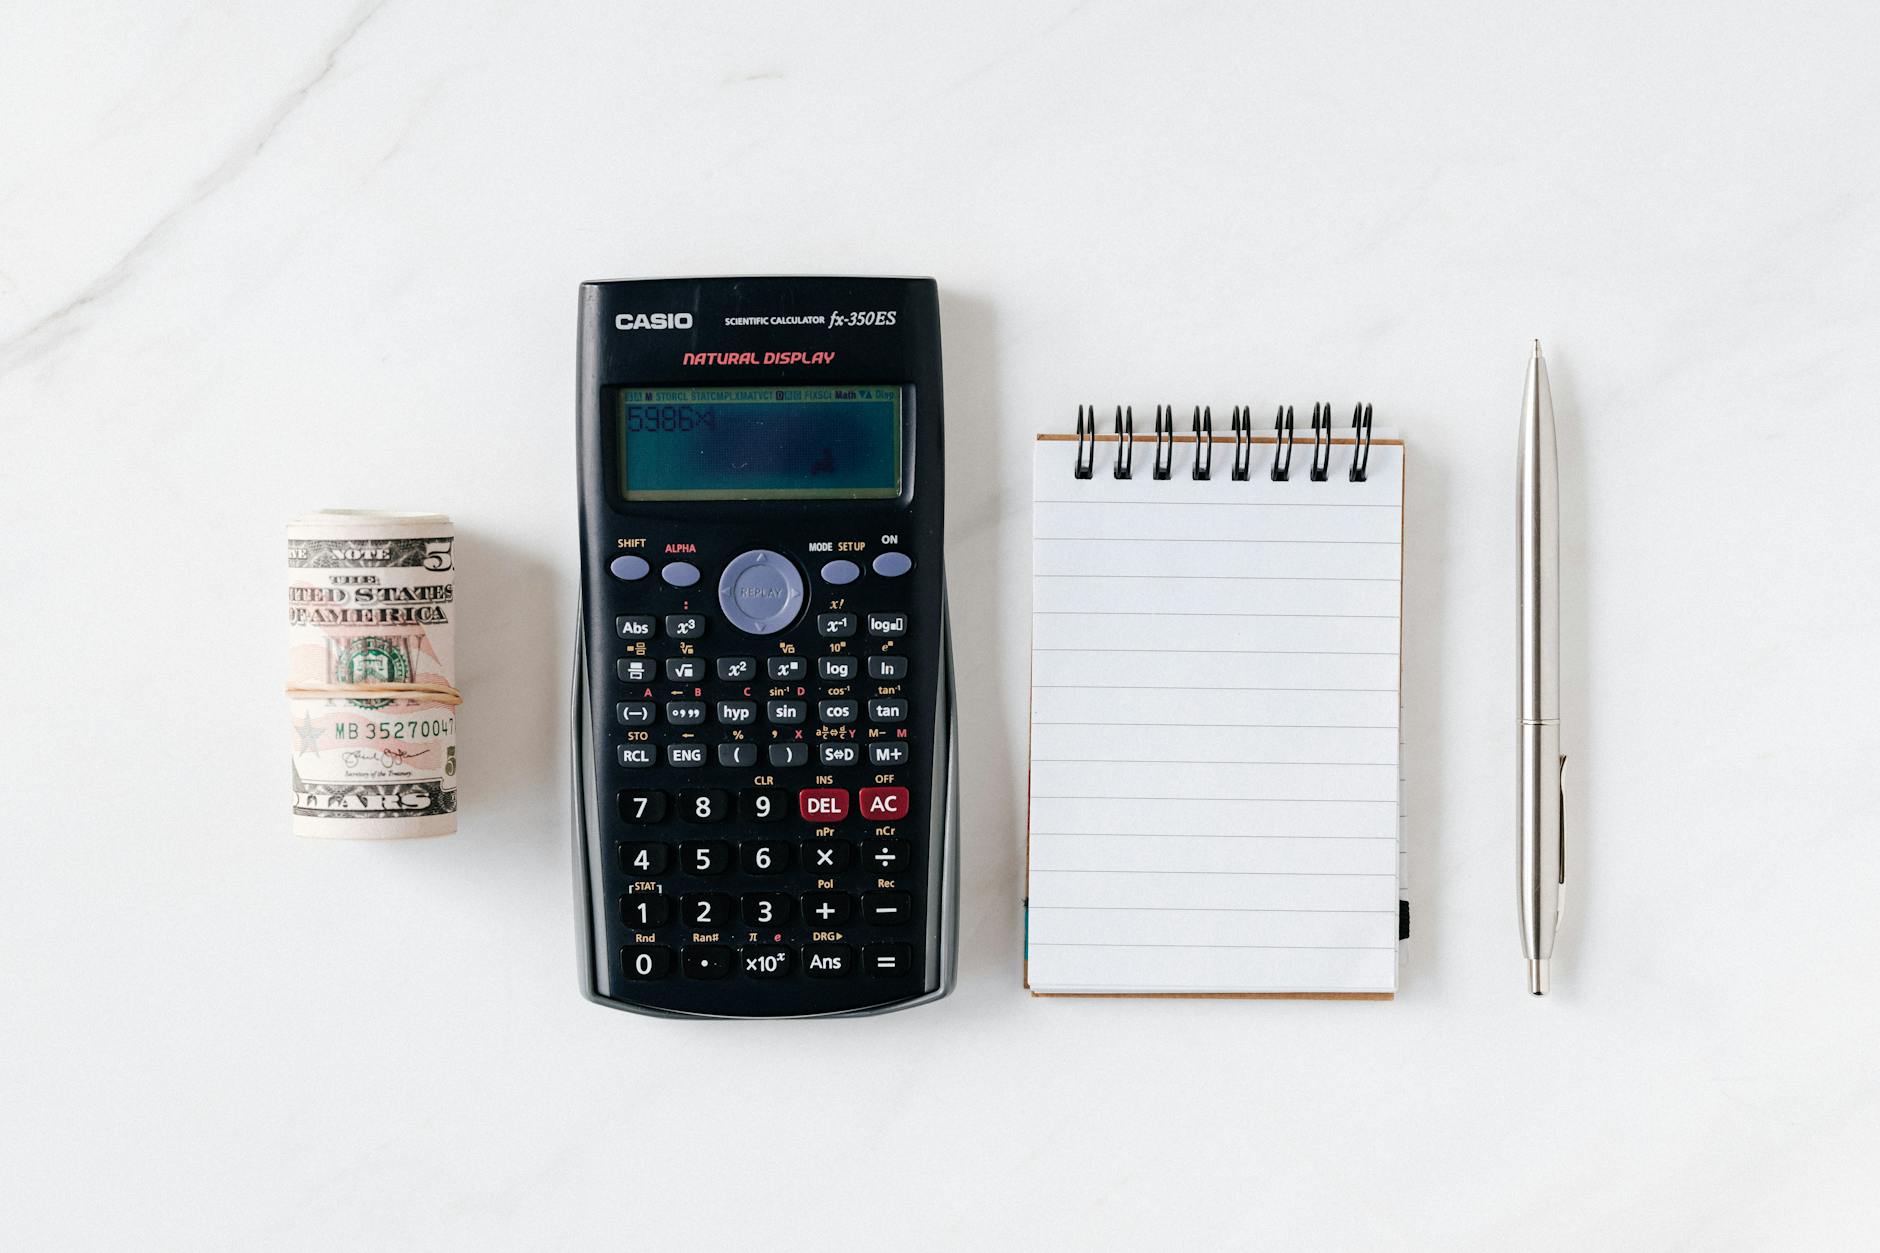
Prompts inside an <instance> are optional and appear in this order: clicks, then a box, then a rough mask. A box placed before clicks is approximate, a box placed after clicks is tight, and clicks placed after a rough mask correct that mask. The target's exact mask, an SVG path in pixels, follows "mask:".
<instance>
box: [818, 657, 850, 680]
mask: <svg viewBox="0 0 1880 1253" xmlns="http://www.w3.org/2000/svg"><path fill="white" fill-rule="evenodd" d="M860 668H861V663H860V662H858V661H857V660H855V658H853V657H818V658H817V659H816V677H817V678H819V679H821V680H822V681H823V682H824V683H846V682H848V681H849V680H850V679H852V678H854V677H855V672H856V671H857V670H859V669H860Z"/></svg>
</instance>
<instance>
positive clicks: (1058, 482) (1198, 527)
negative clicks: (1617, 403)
mask: <svg viewBox="0 0 1880 1253" xmlns="http://www.w3.org/2000/svg"><path fill="white" fill-rule="evenodd" d="M1134 446H1135V456H1134V465H1133V474H1132V477H1130V478H1128V479H1117V478H1115V477H1113V476H1112V473H1111V466H1112V459H1113V456H1114V453H1115V450H1116V447H1117V445H1116V443H1115V441H1114V440H1113V439H1105V440H1102V441H1100V442H1099V443H1098V445H1097V455H1096V468H1095V473H1094V474H1093V475H1092V477H1090V478H1088V479H1082V480H1079V479H1077V478H1076V477H1074V475H1073V473H1072V471H1073V467H1074V463H1075V460H1076V450H1077V445H1076V442H1075V441H1074V440H1065V439H1062V438H1050V437H1044V438H1040V439H1039V441H1038V443H1037V445H1036V448H1035V452H1034V456H1033V471H1032V473H1033V478H1032V499H1033V502H1034V503H1033V514H1032V670H1031V683H1032V689H1031V848H1030V861H1029V870H1028V877H1029V890H1028V893H1027V910H1026V983H1027V984H1028V985H1029V986H1030V988H1031V989H1032V991H1034V992H1039V993H1142V994H1154V993H1245V994H1259V993H1267V994H1286V993H1292V994H1299V993H1346V994H1351V993H1373V994H1376V993H1385V994H1389V993H1394V992H1395V990H1396V987H1397V926H1398V922H1397V900H1398V871H1399V865H1398V848H1399V835H1400V827H1401V823H1400V819H1399V814H1400V809H1399V774H1398V749H1399V739H1398V732H1399V728H1398V712H1399V694H1398V692H1399V667H1398V650H1399V642H1400V638H1401V630H1400V619H1401V613H1402V609H1401V606H1402V584H1401V580H1402V573H1403V566H1402V552H1403V447H1402V445H1401V444H1398V443H1394V442H1393V443H1382V442H1374V443H1373V444H1372V447H1371V453H1370V461H1369V467H1368V473H1367V476H1366V480H1365V481H1364V482H1362V483H1353V482H1351V481H1349V478H1348V471H1349V469H1350V465H1351V456H1352V448H1351V446H1350V445H1348V444H1340V445H1336V446H1335V447H1334V448H1333V450H1332V460H1331V472H1330V474H1329V475H1328V477H1327V480H1326V481H1325V482H1322V483H1314V482H1312V481H1310V468H1311V453H1312V444H1311V440H1310V438H1302V439H1300V440H1299V441H1298V442H1297V443H1296V445H1295V447H1294V450H1293V457H1292V465H1291V472H1290V476H1289V478H1288V479H1287V480H1286V481H1284V482H1275V481H1273V479H1272V478H1271V476H1270V474H1269V469H1270V467H1271V458H1272V452H1273V446H1272V445H1271V444H1256V445H1255V446H1254V452H1253V461H1252V466H1251V472H1250V474H1249V476H1248V478H1247V479H1246V480H1244V481H1239V482H1236V481H1235V480H1234V479H1233V478H1232V477H1231V473H1230V471H1231V467H1232V461H1233V444H1232V442H1231V441H1230V440H1222V439H1217V440H1216V441H1215V443H1214V450H1213V458H1212V462H1213V464H1212V467H1211V471H1212V472H1211V474H1210V476H1209V477H1208V478H1207V479H1204V480H1198V479H1195V478H1194V477H1192V474H1191V469H1192V465H1193V461H1192V458H1193V456H1194V451H1195V448H1196V445H1195V444H1194V443H1192V442H1191V441H1188V440H1186V439H1184V440H1180V441H1178V442H1177V443H1176V445H1175V453H1174V465H1173V470H1172V473H1171V475H1170V477H1169V478H1168V479H1166V480H1161V481H1157V480H1156V479H1154V478H1153V477H1152V465H1153V460H1154V449H1155V442H1154V439H1153V437H1144V436H1138V437H1137V439H1136V441H1135V445H1134Z"/></svg>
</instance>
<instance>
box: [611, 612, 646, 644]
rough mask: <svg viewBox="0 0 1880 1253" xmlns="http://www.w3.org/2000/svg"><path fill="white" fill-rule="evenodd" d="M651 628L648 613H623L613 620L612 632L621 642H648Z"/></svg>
mask: <svg viewBox="0 0 1880 1253" xmlns="http://www.w3.org/2000/svg"><path fill="white" fill-rule="evenodd" d="M653 627H654V623H653V615H652V614H650V613H623V614H621V615H620V616H619V617H617V618H615V619H614V630H615V631H616V632H617V633H618V634H619V636H620V638H621V639H623V640H650V639H652V638H653Z"/></svg>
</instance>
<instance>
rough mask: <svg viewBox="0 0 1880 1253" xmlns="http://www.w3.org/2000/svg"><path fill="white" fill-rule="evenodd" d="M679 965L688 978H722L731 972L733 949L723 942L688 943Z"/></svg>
mask: <svg viewBox="0 0 1880 1253" xmlns="http://www.w3.org/2000/svg"><path fill="white" fill-rule="evenodd" d="M679 967H680V969H682V970H684V971H685V977H686V978H688V979H722V978H724V977H725V976H726V975H728V974H730V973H731V950H730V949H728V948H726V947H725V946H724V945H722V944H688V945H686V947H685V955H684V957H683V958H682V959H681V960H680V962H679Z"/></svg>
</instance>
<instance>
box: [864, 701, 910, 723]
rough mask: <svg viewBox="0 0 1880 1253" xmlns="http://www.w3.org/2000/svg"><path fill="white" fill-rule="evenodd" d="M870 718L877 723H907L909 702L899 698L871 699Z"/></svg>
mask: <svg viewBox="0 0 1880 1253" xmlns="http://www.w3.org/2000/svg"><path fill="white" fill-rule="evenodd" d="M868 716H869V718H870V719H871V720H872V721H875V722H905V721H907V702H906V701H904V700H902V699H901V698H900V697H898V696H873V697H870V698H869V701H868Z"/></svg>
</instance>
